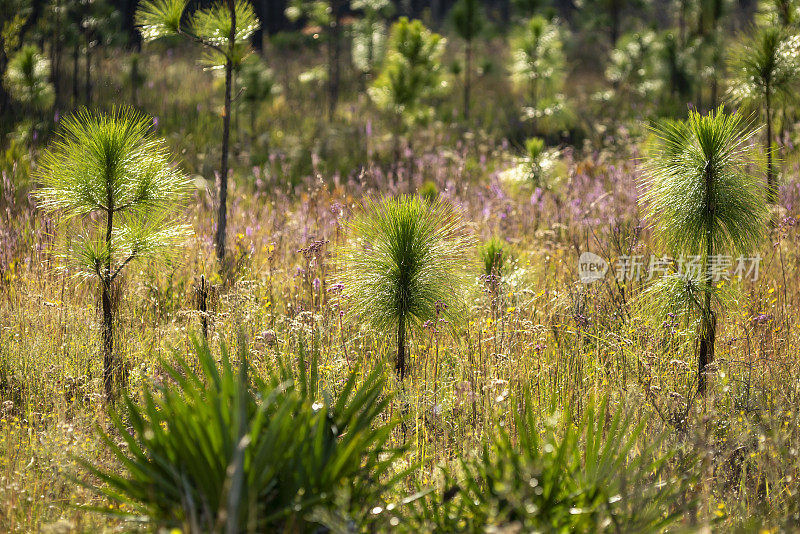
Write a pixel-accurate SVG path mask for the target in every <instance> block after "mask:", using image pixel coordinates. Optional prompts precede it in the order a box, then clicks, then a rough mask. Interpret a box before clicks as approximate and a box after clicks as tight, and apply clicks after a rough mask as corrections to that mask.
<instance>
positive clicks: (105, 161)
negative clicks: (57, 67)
mask: <svg viewBox="0 0 800 534" xmlns="http://www.w3.org/2000/svg"><path fill="white" fill-rule="evenodd" d="M152 124H153V123H152V119H151V118H150V117H148V116H146V115H144V114H141V113H138V112H135V111H133V110H130V109H115V110H114V111H112V112H111V114H110V115H105V114H99V113H93V112H90V111H87V110H82V111H79V112H77V113H76V114H75V115H73V116H71V117H68V118H66V119H64V120H63V121H62V125H61V130H60V132H59V134H58V137H57V139H56V140H55V141H53V142H52V143H51V144H50V146H49V148H48V149H47V150H46V151H45V152H44V154H43V155H42V157H41V159H40V167H39V171H38V179H39V181H40V182H41V184H42V185H43V187H42V188H40V189H39V190H37V191H36V193H35V195H36V198H37V199H38V201H39V205H40V207H41V208H42V209H44V210H45V211H47V212H50V213H57V214H58V215H60V216H61V220H62V222H64V223H67V224H68V226H67V225H66V224H65V226H64V228H65V233H66V234H67V235H66V236H65V237H66V238H67V239H66V246H65V250H66V253H65V255H64V256H65V259H66V260H67V262H68V265H69V266H70V267H72V268H73V269H76V270H77V273H78V274H79V275H81V276H84V277H86V278H89V279H94V280H97V283H98V285H99V289H100V304H101V309H102V313H103V322H102V330H101V332H102V342H103V389H104V392H105V395H106V400H107V401H110V400H113V381H114V352H113V351H114V345H113V344H114V315H115V312H114V306H113V305H112V295H113V290H114V287H115V282H117V279H118V277H119V276H120V274H121V273H122V272H123V270H124V269H125V267H126V266H127V265H128V264H129V263H131V262H132V261H134V260H140V259H145V258H155V259H164V258H166V253H167V251H168V250H169V249H170V248H171V247H173V246H176V245H182V244H183V243H184V242H185V240H186V239H187V237H188V236H189V235H190V234H191V229H190V227H189V226H187V225H185V224H181V223H179V222H176V219H178V213H177V211H176V210H177V209H179V207H180V205H181V203H182V200H183V199H184V197H185V195H186V192H187V191H188V190H189V189H188V186H189V182H188V180H187V179H186V178H185V177H184V175H183V173H182V172H181V171H180V170H179V169H178V168H177V167H176V166H175V164H174V163H173V161H172V159H171V158H170V156H169V153H168V151H167V149H166V146H165V144H164V141H163V140H162V139H159V138H156V137H154V136H153V135H152V133H151V132H150V129H151V126H152Z"/></svg>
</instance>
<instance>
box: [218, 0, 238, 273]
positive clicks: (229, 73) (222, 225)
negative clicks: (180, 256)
mask: <svg viewBox="0 0 800 534" xmlns="http://www.w3.org/2000/svg"><path fill="white" fill-rule="evenodd" d="M227 4H228V10H229V11H230V14H231V32H230V34H229V35H228V54H229V55H228V57H226V58H225V108H224V112H223V113H224V116H223V117H222V161H221V165H220V173H219V206H218V208H217V235H216V239H215V244H216V248H217V260H219V263H220V267H221V266H222V262H223V260H224V259H225V231H226V229H227V218H228V144H229V139H230V134H231V85H232V82H233V62H232V61H231V58H230V53H231V51H232V49H233V45H234V42H235V40H236V7H235V4H234V0H227Z"/></svg>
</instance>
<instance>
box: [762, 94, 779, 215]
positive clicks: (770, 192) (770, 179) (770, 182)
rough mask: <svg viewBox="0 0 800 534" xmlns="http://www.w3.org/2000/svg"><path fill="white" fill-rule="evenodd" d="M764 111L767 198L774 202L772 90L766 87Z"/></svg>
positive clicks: (775, 187) (775, 188) (775, 196)
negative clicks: (765, 115)
mask: <svg viewBox="0 0 800 534" xmlns="http://www.w3.org/2000/svg"><path fill="white" fill-rule="evenodd" d="M765 96H766V102H765V107H766V113H767V141H766V143H765V145H766V150H767V200H768V202H770V203H772V204H774V203H775V202H777V201H778V190H777V186H776V184H775V170H774V169H773V164H772V91H771V90H770V87H769V86H768V87H767V91H766V95H765Z"/></svg>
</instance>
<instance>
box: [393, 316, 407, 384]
mask: <svg viewBox="0 0 800 534" xmlns="http://www.w3.org/2000/svg"><path fill="white" fill-rule="evenodd" d="M394 370H395V371H396V372H397V375H398V376H399V377H400V380H403V379H405V377H406V324H405V317H403V316H402V315H401V316H400V320H399V321H398V322H397V362H396V363H395V367H394Z"/></svg>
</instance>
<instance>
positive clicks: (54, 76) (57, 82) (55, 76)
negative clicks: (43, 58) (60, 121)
mask: <svg viewBox="0 0 800 534" xmlns="http://www.w3.org/2000/svg"><path fill="white" fill-rule="evenodd" d="M55 8H56V9H55V12H56V30H55V33H54V34H53V42H52V44H51V46H52V49H51V50H50V63H51V65H52V66H53V68H52V70H51V71H50V81H51V82H52V84H53V91H54V93H55V99H54V102H55V107H56V108H58V105H59V102H61V90H60V86H61V15H60V13H61V2H60V1H58V0H57V1H56V4H55Z"/></svg>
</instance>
